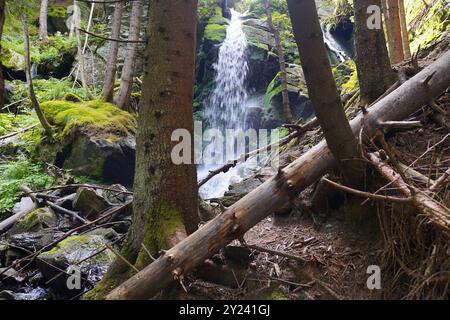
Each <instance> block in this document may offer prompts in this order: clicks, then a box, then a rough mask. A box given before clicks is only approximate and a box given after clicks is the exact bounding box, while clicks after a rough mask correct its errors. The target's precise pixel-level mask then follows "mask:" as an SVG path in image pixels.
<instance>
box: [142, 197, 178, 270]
mask: <svg viewBox="0 0 450 320" xmlns="http://www.w3.org/2000/svg"><path fill="white" fill-rule="evenodd" d="M145 230H146V231H145V236H144V241H143V243H144V245H145V246H146V248H148V250H150V252H151V253H152V254H157V253H158V252H159V251H160V250H161V249H169V248H168V246H167V240H168V239H170V238H171V237H173V236H174V234H175V232H176V231H177V230H182V231H183V232H186V231H185V228H184V224H183V218H182V215H181V213H180V212H179V211H178V210H176V209H174V208H173V207H172V206H170V205H168V204H163V205H161V207H160V208H159V209H158V210H151V212H150V213H149V214H148V219H147V226H146V229H145ZM150 262H151V258H150V257H149V256H148V253H147V252H146V251H145V250H141V252H140V253H139V255H138V258H137V259H136V264H135V265H136V267H137V268H138V269H141V268H144V267H145V266H147V265H148V264H149V263H150Z"/></svg>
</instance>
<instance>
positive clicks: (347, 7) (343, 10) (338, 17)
mask: <svg viewBox="0 0 450 320" xmlns="http://www.w3.org/2000/svg"><path fill="white" fill-rule="evenodd" d="M324 2H328V3H327V5H329V6H330V7H334V8H335V9H334V12H333V14H331V15H330V16H327V17H325V19H324V20H323V24H324V25H325V26H327V27H329V28H331V29H334V28H336V27H337V25H338V23H339V22H341V21H342V19H345V18H347V17H349V16H351V15H353V5H352V3H351V2H350V1H349V0H326V1H324Z"/></svg>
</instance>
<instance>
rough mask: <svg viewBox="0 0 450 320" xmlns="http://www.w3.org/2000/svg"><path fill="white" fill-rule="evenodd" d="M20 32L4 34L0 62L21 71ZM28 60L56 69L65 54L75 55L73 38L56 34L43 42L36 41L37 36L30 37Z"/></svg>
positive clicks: (21, 46)
mask: <svg viewBox="0 0 450 320" xmlns="http://www.w3.org/2000/svg"><path fill="white" fill-rule="evenodd" d="M18 34H19V36H18ZM21 35H22V32H19V33H17V31H16V32H11V33H8V32H5V34H4V36H3V38H2V55H1V62H2V63H3V65H4V66H6V67H7V68H10V69H16V70H21V69H23V66H24V56H23V55H24V47H23V38H22V36H21ZM30 41H31V45H30V59H31V62H32V63H37V64H46V65H48V66H53V67H57V66H58V65H60V64H61V63H62V62H63V58H64V55H65V54H69V55H75V54H76V50H77V48H76V41H75V38H72V39H69V37H67V36H65V35H62V34H56V35H55V36H51V37H48V38H47V39H46V40H45V41H38V37H37V34H36V35H34V36H31V37H30Z"/></svg>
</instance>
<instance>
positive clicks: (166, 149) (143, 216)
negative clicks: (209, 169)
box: [85, 0, 198, 299]
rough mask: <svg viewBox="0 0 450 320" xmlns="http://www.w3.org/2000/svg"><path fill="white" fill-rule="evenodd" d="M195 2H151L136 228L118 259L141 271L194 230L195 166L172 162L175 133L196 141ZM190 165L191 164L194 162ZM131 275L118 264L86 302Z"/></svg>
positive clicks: (141, 107)
mask: <svg viewBox="0 0 450 320" xmlns="http://www.w3.org/2000/svg"><path fill="white" fill-rule="evenodd" d="M196 27H197V1H196V0H164V1H152V2H151V7H150V19H149V26H148V35H147V37H148V45H147V48H146V51H145V57H146V61H145V69H144V70H145V72H144V81H143V90H142V97H141V101H140V105H139V115H138V134H137V146H136V174H135V181H134V212H133V224H132V226H131V228H130V231H129V233H128V236H127V240H126V242H125V245H124V247H123V249H122V252H121V254H122V255H123V257H125V258H126V259H127V260H128V261H129V262H130V263H132V264H134V265H135V266H136V267H137V268H138V269H139V270H140V269H142V268H144V267H145V266H146V265H148V264H149V263H150V262H151V261H152V260H151V258H150V257H149V255H148V253H147V252H146V251H147V250H148V251H150V252H151V254H152V255H154V256H157V255H158V253H159V251H160V250H161V249H169V248H170V247H172V246H173V245H175V244H176V243H178V242H179V241H180V240H182V239H183V238H184V237H185V236H186V235H187V234H190V233H192V232H194V231H195V230H196V228H197V225H198V205H197V203H198V201H197V199H198V188H197V173H196V165H195V164H193V161H192V164H181V165H176V164H174V162H173V160H172V159H171V151H172V148H173V146H174V145H176V144H177V142H171V136H172V133H173V131H174V130H176V129H183V130H184V131H185V132H186V133H189V134H190V136H191V137H193V130H194V129H193V127H194V122H193V109H192V100H193V94H194V72H195V45H196ZM191 160H193V159H191ZM132 274H133V272H132V270H131V271H130V268H129V267H128V265H127V264H125V263H124V262H123V261H122V260H121V259H117V260H116V261H115V262H114V263H113V265H112V266H111V268H110V269H109V270H108V272H107V274H106V275H105V277H104V278H103V279H102V281H101V282H100V283H99V284H98V285H97V287H96V289H94V290H93V291H92V292H90V293H89V294H87V295H86V297H85V298H87V299H98V298H102V297H103V296H104V295H105V294H106V293H108V292H109V291H110V290H111V289H113V288H114V287H115V286H117V285H119V284H120V283H121V282H123V281H125V280H126V279H127V278H128V277H130V276H132Z"/></svg>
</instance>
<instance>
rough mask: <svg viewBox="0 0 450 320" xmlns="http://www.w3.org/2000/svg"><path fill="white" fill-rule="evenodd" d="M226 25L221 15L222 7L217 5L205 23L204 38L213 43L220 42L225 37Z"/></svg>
mask: <svg viewBox="0 0 450 320" xmlns="http://www.w3.org/2000/svg"><path fill="white" fill-rule="evenodd" d="M227 25H228V22H227V20H226V19H225V18H224V17H223V16H222V9H221V8H220V7H219V6H217V7H216V8H215V9H214V14H213V16H212V17H211V18H210V19H209V20H208V23H207V24H206V27H205V32H204V38H205V39H206V40H209V41H212V42H213V43H221V42H222V41H223V40H224V39H225V36H226V31H227Z"/></svg>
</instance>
